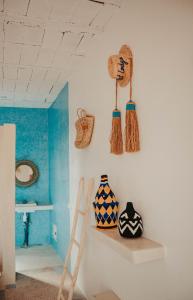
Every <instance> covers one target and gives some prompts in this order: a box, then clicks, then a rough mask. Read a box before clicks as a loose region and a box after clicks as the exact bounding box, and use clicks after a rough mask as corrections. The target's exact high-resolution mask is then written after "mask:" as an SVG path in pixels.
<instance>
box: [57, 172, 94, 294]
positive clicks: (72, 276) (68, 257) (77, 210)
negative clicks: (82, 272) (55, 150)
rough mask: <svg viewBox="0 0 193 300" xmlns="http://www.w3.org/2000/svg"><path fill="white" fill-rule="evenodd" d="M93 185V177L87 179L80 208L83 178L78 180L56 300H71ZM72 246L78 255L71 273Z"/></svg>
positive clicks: (83, 243) (84, 237)
mask: <svg viewBox="0 0 193 300" xmlns="http://www.w3.org/2000/svg"><path fill="white" fill-rule="evenodd" d="M93 186H94V179H93V178H91V179H89V181H88V187H87V191H86V196H85V201H84V202H85V203H84V210H81V208H80V206H81V196H82V194H83V191H84V178H81V179H80V181H79V189H78V195H77V200H76V207H75V214H74V219H73V225H72V232H71V238H70V244H69V247H68V251H67V255H66V258H65V262H64V271H63V274H62V278H61V283H60V288H59V292H58V297H57V300H72V296H73V292H74V288H75V284H76V280H77V277H78V271H79V267H80V262H81V258H82V254H83V250H84V246H85V241H86V235H87V227H88V221H89V210H90V203H91V196H92V191H93ZM80 216H82V217H83V223H82V228H81V234H80V241H77V240H76V232H77V224H78V219H79V217H80ZM74 246H75V247H77V248H78V255H77V257H76V262H75V267H74V271H73V273H70V272H68V266H69V264H70V261H71V254H72V250H73V247H74ZM67 275H68V276H69V278H70V289H69V291H68V296H67V297H66V296H64V293H63V289H64V284H65V279H66V277H67Z"/></svg>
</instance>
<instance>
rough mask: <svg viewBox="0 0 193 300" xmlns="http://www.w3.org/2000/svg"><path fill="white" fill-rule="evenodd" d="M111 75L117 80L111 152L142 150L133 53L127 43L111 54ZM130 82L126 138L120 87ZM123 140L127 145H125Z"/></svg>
mask: <svg viewBox="0 0 193 300" xmlns="http://www.w3.org/2000/svg"><path fill="white" fill-rule="evenodd" d="M108 71H109V74H110V77H111V78H112V79H114V80H115V109H114V111H113V119H112V131H111V139H110V144H111V153H113V154H122V153H123V151H124V149H125V151H126V152H137V151H139V150H140V141H139V127H138V119H137V114H136V105H135V102H134V101H133V100H132V77H133V54H132V51H131V49H130V48H129V47H128V46H127V45H123V46H122V47H121V49H120V51H119V54H118V55H111V56H110V57H109V59H108ZM128 84H129V101H128V102H127V104H126V116H125V132H124V139H123V136H122V128H121V112H120V110H118V87H125V86H128ZM123 140H124V142H125V147H123Z"/></svg>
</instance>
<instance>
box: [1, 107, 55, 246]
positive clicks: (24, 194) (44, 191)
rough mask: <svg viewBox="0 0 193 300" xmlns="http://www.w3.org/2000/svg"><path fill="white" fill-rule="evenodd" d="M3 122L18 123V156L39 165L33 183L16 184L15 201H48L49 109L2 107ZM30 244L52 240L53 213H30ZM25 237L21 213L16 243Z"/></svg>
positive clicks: (21, 241)
mask: <svg viewBox="0 0 193 300" xmlns="http://www.w3.org/2000/svg"><path fill="white" fill-rule="evenodd" d="M0 123H1V124H3V123H14V124H16V159H17V160H21V159H29V160H32V161H33V162H34V163H35V164H36V165H37V166H38V168H39V171H40V177H39V180H38V182H37V183H36V184H34V185H32V186H31V187H16V201H17V202H22V201H23V200H34V201H37V202H38V203H40V204H44V203H48V202H49V168H48V111H47V110H46V109H29V108H28V109H25V108H0ZM31 222H32V223H31V225H30V237H29V242H30V244H31V245H35V244H48V243H49V242H50V213H49V212H36V213H33V214H31ZM23 240H24V228H23V224H22V214H16V246H21V245H22V244H23Z"/></svg>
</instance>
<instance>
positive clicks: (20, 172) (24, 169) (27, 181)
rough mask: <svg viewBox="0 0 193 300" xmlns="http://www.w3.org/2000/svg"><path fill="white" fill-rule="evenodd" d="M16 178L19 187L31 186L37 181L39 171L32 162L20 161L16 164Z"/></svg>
mask: <svg viewBox="0 0 193 300" xmlns="http://www.w3.org/2000/svg"><path fill="white" fill-rule="evenodd" d="M15 177H16V184H17V185H18V186H30V185H32V184H33V183H34V182H36V181H37V179H38V177H39V171H38V168H37V166H36V165H35V164H34V163H33V162H32V161H30V160H20V161H18V162H17V163H16V170H15Z"/></svg>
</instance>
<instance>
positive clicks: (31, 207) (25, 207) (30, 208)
mask: <svg viewBox="0 0 193 300" xmlns="http://www.w3.org/2000/svg"><path fill="white" fill-rule="evenodd" d="M40 210H53V205H50V204H48V205H37V204H36V203H26V204H16V205H15V211H16V212H17V213H31V212H35V211H40Z"/></svg>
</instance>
